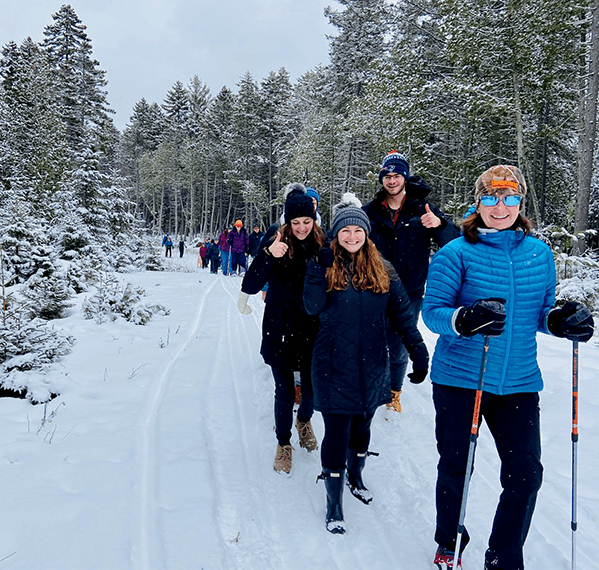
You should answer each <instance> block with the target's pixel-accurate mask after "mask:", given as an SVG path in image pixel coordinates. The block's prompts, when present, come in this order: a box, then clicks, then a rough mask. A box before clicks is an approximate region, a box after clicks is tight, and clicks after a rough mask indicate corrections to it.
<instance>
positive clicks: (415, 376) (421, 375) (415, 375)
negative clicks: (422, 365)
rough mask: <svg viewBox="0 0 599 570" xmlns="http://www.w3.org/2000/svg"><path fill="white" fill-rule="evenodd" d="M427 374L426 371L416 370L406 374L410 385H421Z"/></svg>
mask: <svg viewBox="0 0 599 570" xmlns="http://www.w3.org/2000/svg"><path fill="white" fill-rule="evenodd" d="M427 374H428V370H427V369H424V370H418V369H417V368H415V369H414V370H412V372H410V373H409V374H408V378H409V379H410V382H411V383H412V384H422V382H424V379H425V378H426V375H427Z"/></svg>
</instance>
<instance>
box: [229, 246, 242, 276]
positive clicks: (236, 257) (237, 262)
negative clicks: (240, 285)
mask: <svg viewBox="0 0 599 570" xmlns="http://www.w3.org/2000/svg"><path fill="white" fill-rule="evenodd" d="M237 266H239V268H240V270H241V269H243V270H244V271H245V253H243V251H242V252H237V251H232V252H231V272H232V273H235V272H236V271H237Z"/></svg>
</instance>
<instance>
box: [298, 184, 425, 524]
mask: <svg viewBox="0 0 599 570" xmlns="http://www.w3.org/2000/svg"><path fill="white" fill-rule="evenodd" d="M361 206H362V204H361V202H360V201H359V200H358V199H357V198H356V196H355V195H354V194H352V193H346V194H344V195H343V198H342V201H341V203H340V204H338V205H337V206H336V207H335V208H334V210H333V215H334V217H333V223H332V227H331V231H330V233H329V237H331V238H332V241H331V243H330V247H328V246H325V247H323V248H322V249H321V250H320V252H319V253H318V255H317V256H316V259H315V260H312V261H311V262H310V265H309V266H308V272H307V274H306V279H305V283H304V306H305V308H306V311H307V312H308V314H310V315H318V316H319V317H320V328H319V331H318V336H317V338H316V343H315V345H314V352H313V356H312V385H313V390H314V407H315V409H316V410H318V411H319V412H321V413H322V417H323V420H324V426H325V433H324V439H323V441H322V447H321V462H322V474H321V475H320V477H319V478H320V479H324V482H325V487H326V494H327V510H326V519H325V520H326V527H327V530H328V531H329V532H332V533H334V534H343V533H344V532H345V522H344V518H343V489H344V486H345V482H346V475H347V485H348V486H349V489H350V491H351V493H352V494H353V495H354V496H355V497H357V498H358V499H359V500H360V501H362V502H363V503H365V504H369V503H370V502H371V500H372V495H371V494H370V492H369V490H368V489H367V488H366V486H365V485H364V483H363V481H362V470H363V469H364V466H365V464H366V458H367V456H368V454H369V452H368V447H369V444H370V427H371V423H372V419H373V417H374V414H375V412H376V409H377V408H378V407H379V406H381V405H383V404H385V403H387V402H389V400H390V396H391V391H390V377H389V370H388V365H387V358H388V357H387V344H386V341H385V320H386V319H387V318H388V319H389V323H390V327H391V328H392V329H393V331H394V332H395V333H396V334H398V335H399V336H400V338H401V340H402V342H403V345H404V346H405V347H406V350H407V351H408V354H409V356H410V359H411V360H412V363H413V372H411V373H410V374H409V376H410V379H411V381H412V382H414V383H417V384H419V383H421V382H422V381H423V380H424V379H425V377H426V375H427V371H428V352H427V349H426V346H425V345H424V342H423V340H422V336H421V335H420V332H419V331H418V328H417V326H416V321H415V319H414V315H413V312H412V309H411V307H410V302H409V300H408V296H407V294H406V291H405V289H404V287H403V285H402V284H401V281H400V280H399V278H398V276H397V273H396V272H395V270H394V269H393V266H392V265H391V264H390V263H389V262H387V261H384V259H383V258H382V257H381V255H380V254H379V252H378V251H377V249H376V247H375V245H374V243H373V242H372V241H371V240H370V239H369V237H368V236H369V233H370V229H371V227H370V222H369V220H368V216H367V215H366V213H365V212H364V210H362V208H361ZM346 469H347V473H346Z"/></svg>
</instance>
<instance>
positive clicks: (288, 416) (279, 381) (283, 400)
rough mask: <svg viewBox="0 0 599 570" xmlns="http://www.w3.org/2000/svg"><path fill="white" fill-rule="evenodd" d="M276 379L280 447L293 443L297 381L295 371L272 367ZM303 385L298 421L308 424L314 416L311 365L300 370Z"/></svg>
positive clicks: (277, 426) (277, 424)
mask: <svg viewBox="0 0 599 570" xmlns="http://www.w3.org/2000/svg"><path fill="white" fill-rule="evenodd" d="M271 369H272V375H273V377H274V379H275V433H276V435H277V441H278V442H279V445H289V444H290V443H291V426H292V425H293V404H294V403H295V379H294V376H293V370H289V369H286V368H276V367H274V366H271ZM300 381H301V383H302V401H301V403H300V405H299V408H298V410H297V419H298V421H302V422H307V421H309V420H310V418H311V417H312V414H314V395H313V392H312V371H311V368H310V365H308V366H307V367H306V368H305V369H304V370H300Z"/></svg>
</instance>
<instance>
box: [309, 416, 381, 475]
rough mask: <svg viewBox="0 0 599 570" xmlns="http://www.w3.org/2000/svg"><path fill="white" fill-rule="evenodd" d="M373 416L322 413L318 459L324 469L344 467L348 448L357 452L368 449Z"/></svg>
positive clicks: (338, 469)
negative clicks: (321, 432)
mask: <svg viewBox="0 0 599 570" xmlns="http://www.w3.org/2000/svg"><path fill="white" fill-rule="evenodd" d="M373 417H374V414H359V415H350V414H322V419H323V420H324V439H323V440H322V447H321V449H320V461H321V463H322V466H323V467H324V468H325V469H330V470H331V471H341V470H342V469H345V457H346V455H347V450H348V449H353V450H354V451H357V452H358V453H364V452H366V451H368V445H369V444H370V425H371V424H372V418H373Z"/></svg>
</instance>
